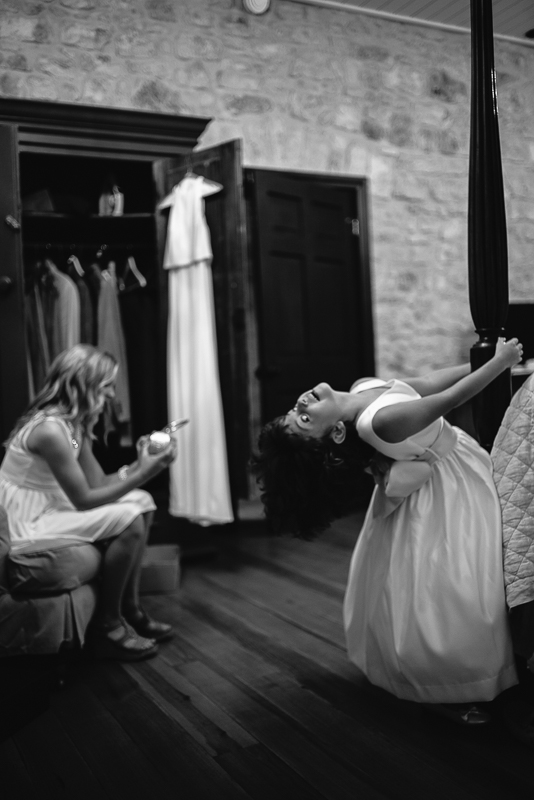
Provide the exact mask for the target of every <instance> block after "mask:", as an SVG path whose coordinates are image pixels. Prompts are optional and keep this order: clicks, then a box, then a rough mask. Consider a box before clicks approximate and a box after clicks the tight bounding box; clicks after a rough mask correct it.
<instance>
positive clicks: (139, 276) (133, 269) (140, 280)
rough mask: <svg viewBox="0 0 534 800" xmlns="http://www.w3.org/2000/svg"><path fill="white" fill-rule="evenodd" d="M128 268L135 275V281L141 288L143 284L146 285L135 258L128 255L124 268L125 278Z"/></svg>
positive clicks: (143, 286)
mask: <svg viewBox="0 0 534 800" xmlns="http://www.w3.org/2000/svg"><path fill="white" fill-rule="evenodd" d="M128 270H130V271H131V272H132V273H133V274H134V275H135V277H136V279H137V282H138V283H139V286H141V288H142V289H144V288H145V286H146V285H147V280H146V278H145V276H144V275H142V274H141V272H140V271H139V269H138V267H137V264H136V263H135V258H134V257H133V256H128V260H127V261H126V269H125V270H124V275H123V278H126V275H127V274H128Z"/></svg>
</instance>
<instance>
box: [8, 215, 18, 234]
mask: <svg viewBox="0 0 534 800" xmlns="http://www.w3.org/2000/svg"><path fill="white" fill-rule="evenodd" d="M4 222H5V223H6V225H7V226H8V227H9V228H12V229H13V230H14V231H20V222H19V221H18V220H16V219H15V217H13V216H12V215H11V214H8V215H7V217H6V218H5V220H4Z"/></svg>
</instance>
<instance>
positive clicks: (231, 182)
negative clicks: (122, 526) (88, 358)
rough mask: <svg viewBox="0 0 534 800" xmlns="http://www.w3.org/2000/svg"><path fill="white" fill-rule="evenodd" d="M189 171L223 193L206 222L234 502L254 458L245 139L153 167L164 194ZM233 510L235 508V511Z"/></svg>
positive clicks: (212, 202) (162, 226) (242, 493)
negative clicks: (252, 452) (249, 367)
mask: <svg viewBox="0 0 534 800" xmlns="http://www.w3.org/2000/svg"><path fill="white" fill-rule="evenodd" d="M188 170H192V171H193V172H194V173H195V174H197V175H203V176H204V177H206V178H209V179H210V180H213V181H216V182H217V183H220V184H221V185H222V187H223V189H222V191H220V192H217V194H214V195H211V196H209V197H207V198H206V201H205V209H206V220H207V223H208V227H209V229H210V235H211V244H212V250H213V263H212V272H213V290H214V300H215V318H216V329H217V347H218V359H219V375H220V383H221V394H222V402H223V411H224V419H225V432H226V444H227V452H228V466H229V474H230V487H231V492H232V499H233V502H234V506H235V505H236V503H237V498H239V497H243V498H246V497H247V496H248V473H247V463H248V460H249V457H250V436H249V416H250V415H249V405H248V372H247V343H246V327H247V325H246V315H247V311H246V309H247V306H248V303H247V300H246V296H247V262H246V220H245V203H244V195H243V169H242V163H241V142H240V140H233V141H229V142H225V143H223V144H220V145H217V146H214V147H210V148H206V149H204V150H197V151H195V152H194V153H191V154H190V155H188V156H184V157H179V158H174V159H165V160H163V161H161V162H158V163H157V164H156V165H155V173H156V185H157V188H158V194H159V195H160V198H162V197H164V196H165V195H167V194H168V193H169V192H170V191H171V189H172V188H173V186H175V185H176V184H177V183H179V182H180V181H181V180H182V178H184V177H185V175H186V173H187V171H188ZM158 226H159V239H160V250H161V253H163V246H164V240H165V236H166V227H167V220H166V215H165V216H164V215H163V214H159V216H158ZM166 277H167V276H166V275H164V276H163V277H162V287H161V289H162V298H161V307H162V309H165V313H164V314H162V321H161V324H162V332H161V340H162V341H166V328H167V306H166V304H167V283H166ZM234 510H235V509H234Z"/></svg>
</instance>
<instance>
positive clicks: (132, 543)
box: [95, 516, 146, 628]
mask: <svg viewBox="0 0 534 800" xmlns="http://www.w3.org/2000/svg"><path fill="white" fill-rule="evenodd" d="M145 540H146V525H145V521H144V519H143V517H142V516H139V517H137V518H136V519H134V521H133V522H132V523H131V525H129V526H128V527H127V528H126V529H125V530H124V531H123V532H122V533H121V534H119V536H117V537H116V538H114V539H112V540H111V542H110V544H109V545H108V547H107V550H106V552H105V554H104V564H103V567H102V585H101V587H100V592H99V608H98V609H97V613H96V615H95V622H97V624H100V625H104V626H105V627H109V628H113V627H117V626H119V625H121V624H122V621H121V617H122V602H123V595H124V593H125V591H126V587H127V586H128V581H129V579H130V576H131V575H132V570H133V569H134V568H135V567H136V565H137V563H138V561H139V559H140V555H139V552H140V551H141V553H142V550H143V549H144V543H145Z"/></svg>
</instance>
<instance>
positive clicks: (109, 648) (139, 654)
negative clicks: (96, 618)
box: [91, 620, 158, 661]
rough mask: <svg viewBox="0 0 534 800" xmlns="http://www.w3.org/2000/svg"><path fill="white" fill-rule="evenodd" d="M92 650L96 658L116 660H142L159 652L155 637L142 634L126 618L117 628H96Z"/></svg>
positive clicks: (92, 640)
mask: <svg viewBox="0 0 534 800" xmlns="http://www.w3.org/2000/svg"><path fill="white" fill-rule="evenodd" d="M91 652H92V653H93V655H94V657H95V658H110V659H114V660H116V661H141V660H142V659H144V658H151V657H152V656H155V655H156V653H157V652H158V646H157V644H156V642H155V641H154V639H153V638H147V637H144V636H140V635H139V634H138V633H137V631H135V630H134V629H133V628H132V627H131V625H128V623H127V622H126V621H125V620H122V624H121V625H119V626H118V627H116V628H104V627H99V628H94V629H93V635H92V639H91Z"/></svg>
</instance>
